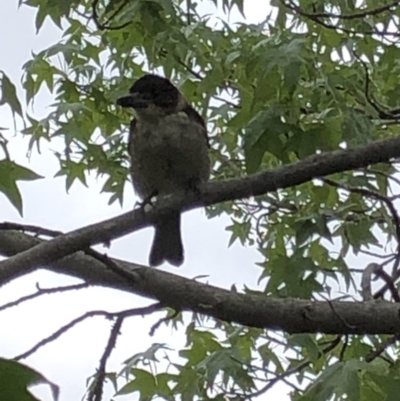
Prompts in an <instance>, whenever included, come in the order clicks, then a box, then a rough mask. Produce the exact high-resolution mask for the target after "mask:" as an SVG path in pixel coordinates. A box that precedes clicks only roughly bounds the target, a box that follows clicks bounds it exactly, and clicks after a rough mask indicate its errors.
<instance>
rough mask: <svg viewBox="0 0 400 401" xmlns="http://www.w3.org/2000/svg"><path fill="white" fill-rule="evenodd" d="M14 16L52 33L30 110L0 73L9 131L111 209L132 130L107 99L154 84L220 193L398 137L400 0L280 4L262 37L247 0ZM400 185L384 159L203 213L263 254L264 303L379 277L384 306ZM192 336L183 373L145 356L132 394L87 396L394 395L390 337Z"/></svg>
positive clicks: (398, 241) (38, 62) (343, 294)
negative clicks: (37, 103)
mask: <svg viewBox="0 0 400 401" xmlns="http://www.w3.org/2000/svg"><path fill="white" fill-rule="evenodd" d="M20 3H22V4H23V6H31V7H35V8H36V9H37V13H36V20H35V24H36V29H37V31H38V32H40V30H41V28H42V26H43V23H44V21H45V19H46V18H48V19H51V20H52V22H53V23H54V24H56V25H57V26H58V27H59V28H60V29H61V30H62V31H63V37H62V40H61V41H59V42H57V43H54V44H53V45H52V46H51V47H49V48H47V49H45V50H43V51H41V52H40V53H38V54H34V55H33V57H32V59H30V60H28V61H27V62H26V64H25V66H24V73H23V78H22V84H23V88H24V90H25V96H26V98H25V99H23V100H22V99H18V98H17V96H16V91H15V86H14V84H13V83H12V82H11V81H10V80H9V79H8V77H7V75H6V72H3V74H2V78H1V88H2V98H1V100H2V101H1V105H3V106H8V107H10V109H11V111H12V113H13V115H14V118H15V119H16V120H17V121H18V120H20V119H23V120H24V122H25V128H24V129H22V130H20V132H19V135H24V136H27V137H29V139H30V142H29V144H30V150H32V151H33V150H35V149H40V145H41V143H43V142H45V141H54V140H59V141H60V142H61V143H63V149H62V151H60V152H59V153H57V154H56V155H55V157H57V158H58V161H59V171H58V173H57V175H58V176H65V182H66V189H67V190H68V189H69V188H70V187H71V185H73V184H74V182H75V181H80V182H82V183H83V184H85V185H86V177H87V174H88V172H94V173H95V174H97V175H98V176H103V177H106V180H105V183H104V186H103V188H102V191H103V192H106V193H108V194H109V195H110V203H112V202H122V200H123V196H124V186H125V183H126V181H127V180H128V174H127V173H128V168H127V166H128V159H127V152H126V132H125V131H126V129H127V126H128V121H129V119H130V116H129V115H128V114H127V113H126V112H125V111H123V110H121V109H119V108H118V107H116V105H115V102H116V99H117V98H118V97H119V96H121V95H122V94H124V93H125V92H126V90H127V88H128V87H129V86H130V85H131V83H132V81H133V80H134V79H136V78H137V77H139V76H140V75H142V74H143V73H144V72H145V71H149V70H151V71H157V72H159V73H161V74H164V75H165V76H167V77H169V78H171V79H172V80H173V81H174V82H176V83H177V85H178V86H179V87H180V89H181V90H182V91H183V93H184V94H185V96H186V97H187V98H188V100H189V101H190V102H191V103H192V104H193V105H194V106H195V107H196V108H197V109H198V110H199V111H200V112H201V113H202V114H203V115H204V116H206V118H207V121H208V128H209V134H210V141H211V157H212V161H213V177H212V178H213V180H216V181H218V180H225V179H229V178H232V177H245V176H246V175H248V174H252V173H256V172H259V171H262V170H266V169H275V168H279V167H280V166H282V165H287V164H289V163H294V162H296V161H298V160H302V159H304V158H306V157H308V156H311V155H315V154H318V153H321V152H324V151H334V150H337V149H348V148H350V147H354V146H359V145H364V144H367V143H371V142H373V141H377V140H381V139H385V138H390V137H393V136H395V135H397V133H398V127H399V125H398V124H399V116H400V109H399V100H398V94H399V92H400V82H399V79H398V70H399V62H398V60H400V50H399V47H398V42H399V38H400V34H399V29H398V24H399V16H400V5H399V4H400V2H399V1H393V2H389V1H386V2H384V3H383V2H382V1H378V0H368V1H363V0H361V1H355V0H332V1H329V2H328V1H324V2H311V1H308V0H300V1H292V0H275V1H273V2H272V4H271V7H270V9H269V14H268V15H265V16H264V18H263V22H261V23H251V22H249V21H247V20H246V14H245V10H246V7H257V5H256V2H251V1H250V0H248V1H247V2H244V0H222V1H217V0H213V1H211V2H208V1H200V0H199V1H195V0H188V1H179V0H65V1H58V0H25V1H21V2H20ZM204 7H206V9H207V10H210V8H211V9H212V10H213V12H212V13H205V12H204V11H201V10H203V9H204ZM208 12H209V11H208ZM229 18H234V19H236V20H237V21H238V22H235V23H233V22H231V21H230V20H229ZM43 87H47V89H48V90H49V91H50V92H51V93H52V94H53V96H54V103H53V104H52V106H51V108H50V109H49V113H48V115H47V116H45V117H44V118H42V119H41V120H38V119H37V118H36V117H35V115H34V114H33V113H32V112H31V111H30V109H29V107H27V106H29V105H30V104H31V103H32V102H33V101H34V100H35V98H36V96H37V95H38V93H39V92H40V91H41V90H42V89H43ZM0 134H1V133H0ZM0 144H1V145H2V149H3V155H4V158H3V160H2V161H0V191H1V192H3V193H4V194H5V195H6V196H7V197H8V198H9V200H10V201H11V202H12V203H13V205H14V206H15V207H17V208H18V210H19V211H20V212H22V199H21V196H20V193H19V191H18V187H17V181H18V180H34V179H37V178H39V176H38V175H36V174H35V173H34V172H32V171H29V170H27V169H26V168H23V167H21V166H19V165H17V164H16V163H15V162H13V158H12V155H10V154H9V152H8V151H7V141H6V140H5V139H4V138H3V136H0ZM399 184H400V182H399V179H398V177H397V168H396V164H395V163H394V162H392V163H389V161H388V162H387V163H381V164H377V165H373V166H370V167H367V168H362V169H358V170H353V171H347V172H342V173H337V174H334V175H332V176H330V177H329V178H324V177H320V178H319V179H315V180H312V181H308V182H306V183H304V184H301V185H298V186H296V187H290V188H284V189H279V190H277V191H274V192H269V193H267V194H264V195H260V196H256V197H253V198H248V199H241V200H235V201H228V202H224V203H220V204H216V205H212V206H209V207H208V208H207V213H208V215H209V216H210V217H213V216H216V215H219V214H222V213H224V214H227V215H229V216H230V218H231V224H230V225H229V226H228V227H227V229H228V230H229V232H230V233H231V240H230V243H231V244H232V243H234V242H236V241H239V242H240V243H241V244H242V245H248V246H252V247H254V248H256V249H257V251H258V252H259V255H260V260H261V261H260V263H259V266H260V277H259V286H258V289H257V293H259V294H263V295H264V296H265V297H283V298H285V297H291V298H298V299H304V300H326V301H327V300H328V299H346V300H351V299H356V300H357V301H363V300H364V301H365V300H368V299H370V298H371V297H373V296H374V295H376V294H372V293H371V291H370V290H369V289H368V287H369V284H370V281H371V278H372V277H377V278H379V279H380V280H381V281H382V282H383V283H384V284H386V292H384V291H381V292H380V293H379V294H378V295H379V296H380V297H382V296H385V297H386V299H387V300H389V299H390V300H394V301H396V302H398V301H399V296H398V294H397V290H396V288H395V285H394V283H395V282H396V281H397V279H398V277H399V275H400V274H399V271H400V270H399V264H400V257H399V248H400V219H399V216H398V214H397V211H396V199H397V198H398V193H399ZM33 185H34V184H33ZM368 263H376V264H375V265H369V267H368V268H366V265H367V264H368ZM199 274H201V272H199ZM243 292H247V293H249V294H253V293H254V292H255V291H254V290H252V291H250V290H249V289H246V288H245V289H244V290H243ZM378 295H376V297H378ZM327 302H329V301H327ZM181 318H182V315H180V314H179V315H178V317H177V316H174V315H173V313H172V312H171V320H169V321H167V322H166V324H171V325H174V327H175V329H177V326H176V323H177V321H178V320H180V319H181ZM183 321H184V322H185V323H187V320H183ZM210 325H211V326H212V329H210ZM185 334H186V339H187V343H186V347H185V348H184V349H182V350H181V351H180V352H179V357H180V359H179V361H178V360H177V359H176V355H175V354H174V352H172V350H170V349H169V348H168V347H167V345H165V344H154V345H153V346H152V347H151V348H150V349H148V350H143V352H142V353H140V354H138V355H135V356H134V357H132V358H130V359H129V360H128V361H126V364H125V368H124V371H125V373H126V376H125V377H126V381H125V382H121V380H117V376H116V373H113V372H103V376H102V377H100V376H101V374H102V373H101V372H100V373H99V374H98V376H97V377H94V380H93V382H92V387H91V390H90V391H91V396H92V397H94V398H93V399H99V398H96V397H100V396H101V389H100V390H99V388H100V387H99V383H102V382H103V381H104V380H105V378H108V379H109V380H110V381H111V382H112V383H114V385H115V389H116V393H117V394H130V393H133V392H137V393H139V394H140V399H141V400H143V401H144V400H151V399H166V400H172V399H182V400H196V399H201V400H208V399H215V400H224V399H226V398H224V397H225V396H227V395H228V396H230V397H237V398H234V399H250V398H251V397H256V396H257V395H263V394H264V393H267V391H268V389H269V388H271V387H272V386H273V385H274V384H275V383H277V382H279V381H284V382H286V383H289V384H288V385H289V386H291V397H292V399H293V400H301V401H307V400H314V401H315V400H316V401H324V400H326V401H328V400H333V399H335V400H341V399H347V400H351V401H357V400H365V401H367V400H378V401H379V400H382V401H390V400H395V399H396V400H397V397H398V392H399V390H400V385H399V383H400V381H399V374H400V369H399V362H398V351H397V349H396V348H395V347H393V346H392V345H393V344H394V343H395V341H396V337H394V338H393V337H390V338H389V337H388V336H383V335H381V336H378V335H375V336H368V335H364V336H351V337H350V336H348V335H346V333H343V335H342V336H332V335H327V334H323V333H319V334H308V333H303V334H295V335H291V334H290V333H282V332H272V331H266V330H264V329H262V328H255V327H245V326H241V325H238V324H235V323H232V324H229V323H227V322H224V321H219V320H212V321H210V320H208V321H207V325H206V319H205V318H204V317H202V316H200V315H197V314H193V319H192V321H191V322H189V323H188V324H187V325H186V326H185ZM161 354H166V355H168V360H169V361H170V366H168V367H165V364H162V363H160V357H159V356H160V355H161ZM153 364H154V365H156V366H158V369H157V370H152V369H150V368H149V366H151V365H153Z"/></svg>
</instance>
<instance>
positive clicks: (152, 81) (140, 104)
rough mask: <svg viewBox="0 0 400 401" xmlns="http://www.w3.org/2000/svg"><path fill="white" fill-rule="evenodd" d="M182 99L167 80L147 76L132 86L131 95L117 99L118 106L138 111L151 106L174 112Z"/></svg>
mask: <svg viewBox="0 0 400 401" xmlns="http://www.w3.org/2000/svg"><path fill="white" fill-rule="evenodd" d="M180 97H181V94H180V92H179V90H178V89H177V88H176V87H175V86H174V85H173V84H172V83H171V82H170V81H169V80H168V79H167V78H163V77H160V76H159V75H154V74H146V75H144V76H143V77H141V78H139V79H138V80H137V81H136V82H135V83H134V84H133V85H132V87H131V88H130V90H129V95H126V96H123V97H120V98H119V99H117V104H118V105H119V106H122V107H132V108H133V109H136V110H141V109H146V108H147V107H148V106H149V105H154V106H157V107H161V108H163V109H171V110H172V109H174V108H175V107H176V106H177V105H178V103H179V100H180Z"/></svg>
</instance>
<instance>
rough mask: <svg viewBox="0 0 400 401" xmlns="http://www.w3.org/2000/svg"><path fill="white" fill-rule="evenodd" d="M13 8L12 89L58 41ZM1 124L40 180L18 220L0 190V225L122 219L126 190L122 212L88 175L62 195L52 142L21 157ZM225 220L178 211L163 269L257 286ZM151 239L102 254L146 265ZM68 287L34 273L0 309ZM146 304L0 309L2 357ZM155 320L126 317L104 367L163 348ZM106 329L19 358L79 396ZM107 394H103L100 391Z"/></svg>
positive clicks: (23, 146) (58, 298)
mask: <svg viewBox="0 0 400 401" xmlns="http://www.w3.org/2000/svg"><path fill="white" fill-rule="evenodd" d="M17 3H18V1H17V0H15V1H2V2H0V54H2V57H1V59H0V70H2V71H5V73H6V74H7V75H8V76H9V77H10V78H11V79H12V81H13V82H14V83H16V84H18V85H19V82H20V79H21V75H22V65H23V64H24V63H25V62H26V61H27V60H28V59H29V58H30V55H31V52H32V51H34V52H38V51H40V50H41V49H43V48H46V47H47V46H49V45H51V44H53V43H56V42H57V40H58V39H59V38H60V31H59V30H57V29H56V28H55V27H53V26H52V25H51V23H49V22H48V21H47V22H46V23H45V26H44V28H43V29H42V30H41V31H40V33H39V35H36V34H35V28H34V18H35V12H34V10H33V9H31V8H28V7H22V8H21V9H20V10H18V8H17ZM246 4H247V5H248V7H247V10H246V11H247V17H248V20H251V21H252V22H257V21H258V20H261V19H262V18H263V17H265V15H266V8H267V7H266V5H265V4H264V6H262V5H260V1H259V0H253V1H251V0H249V1H247V2H246ZM205 11H207V10H205ZM18 93H19V95H20V98H21V100H23V99H24V97H23V91H22V89H21V87H18ZM50 102H51V97H50V96H49V94H48V93H46V92H45V91H43V93H41V95H40V96H39V98H38V99H37V100H36V101H35V104H34V108H33V110H32V109H31V110H30V112H31V113H32V114H33V115H35V116H36V117H40V116H44V115H45V113H46V106H47V105H48V104H49V103H50ZM0 120H1V123H0V126H1V127H8V128H10V130H9V131H8V132H7V136H8V138H10V153H11V155H12V157H13V158H14V160H15V161H16V162H18V163H20V164H23V165H25V166H27V167H29V168H30V169H32V170H34V171H35V172H37V173H38V174H41V175H43V176H44V177H45V179H43V180H38V181H34V182H28V183H22V184H20V188H21V191H22V195H23V199H24V217H23V218H21V217H20V216H19V215H18V213H17V211H16V210H15V209H14V208H13V207H12V206H11V205H10V203H9V202H8V200H7V199H6V198H5V197H4V196H3V195H2V194H0V221H12V222H21V223H25V224H35V225H39V226H43V227H47V228H52V229H57V230H63V231H69V230H73V229H76V228H78V227H82V226H86V225H88V224H91V223H95V222H99V221H102V220H105V219H107V218H110V217H112V216H116V215H118V214H121V213H122V212H125V211H128V210H129V209H130V208H131V206H132V205H133V203H134V196H133V191H132V190H131V188H127V190H126V195H125V203H124V207H123V208H121V207H120V206H119V205H118V204H114V205H111V206H109V205H108V204H107V203H108V199H109V197H108V195H102V194H100V189H101V183H99V182H97V181H96V180H94V179H90V180H89V181H88V183H89V188H85V187H84V186H82V185H80V184H79V183H75V184H74V185H73V187H72V188H71V190H70V191H69V193H68V194H66V192H65V181H64V178H56V179H55V178H53V176H54V173H55V172H56V171H57V169H58V163H57V161H56V159H55V158H54V157H53V156H52V153H51V152H52V150H53V149H54V144H51V143H50V144H47V145H45V144H44V145H45V146H43V148H42V153H41V154H38V153H37V152H33V154H32V156H31V158H30V159H28V158H27V157H26V154H27V149H28V141H27V140H23V139H21V137H20V135H17V136H15V135H14V131H13V122H12V119H11V115H10V113H9V110H8V109H7V108H6V107H0ZM0 157H2V155H0ZM227 224H229V219H228V218H226V217H224V218H214V219H212V220H207V219H206V217H205V214H204V211H194V212H191V213H186V214H185V215H184V217H183V241H184V246H185V254H186V260H185V263H184V265H183V266H182V267H181V268H180V269H179V270H178V269H176V268H173V267H169V266H163V267H162V268H163V269H165V270H168V271H171V272H173V273H175V274H179V275H182V276H185V277H195V276H199V275H208V276H209V277H208V278H207V279H204V280H207V282H209V283H211V284H214V285H218V286H221V287H224V288H229V287H230V286H231V285H232V284H236V285H237V286H239V287H240V285H241V284H243V283H246V285H247V286H248V287H250V288H255V287H256V280H257V278H258V275H259V273H260V272H259V269H258V268H257V266H256V265H255V262H257V261H260V257H259V256H258V255H257V253H256V252H255V250H253V249H249V248H243V247H242V246H240V245H236V244H235V245H234V246H232V247H230V248H228V246H227V245H228V241H229V233H228V232H226V231H225V227H226V225H227ZM152 235H153V231H152V229H146V230H142V231H140V232H138V233H135V234H133V235H128V236H126V237H124V238H122V239H119V240H117V241H114V242H113V243H112V246H111V248H110V249H109V250H107V252H108V254H109V255H111V256H115V257H118V258H122V259H126V260H128V261H132V262H138V263H143V264H147V259H148V252H149V249H150V245H151V240H152ZM73 282H76V281H74V280H72V279H70V278H68V277H66V276H61V275H56V274H54V273H50V272H46V271H44V270H42V271H39V272H35V273H34V274H31V275H29V276H25V277H23V278H21V279H19V280H18V281H15V282H13V283H11V284H9V285H7V286H5V287H3V288H2V289H1V291H0V305H2V304H4V303H6V302H9V301H10V300H13V299H18V298H19V297H21V296H22V295H26V294H28V293H31V292H34V291H35V285H36V283H38V284H39V285H40V286H41V287H43V288H46V287H52V286H61V285H66V284H70V283H73ZM148 303H149V301H148V300H146V299H143V298H139V297H137V296H133V295H129V294H126V293H122V292H118V291H114V290H106V289H103V288H93V289H88V290H83V291H79V292H78V291H76V292H73V293H67V294H60V295H52V296H46V297H41V298H40V299H38V300H36V301H31V302H28V303H25V304H23V305H21V306H19V307H17V308H12V309H8V310H7V311H5V312H1V313H0V327H1V331H0V356H4V357H13V356H15V355H17V354H19V353H21V352H24V351H25V350H27V349H29V348H30V347H31V346H32V345H34V344H35V343H36V342H38V341H40V340H41V339H42V338H43V337H45V336H48V335H49V334H51V333H52V332H53V331H55V330H57V329H58V328H59V327H60V326H62V325H64V324H66V323H68V322H69V321H70V320H71V319H73V318H75V317H77V316H79V315H81V314H82V313H84V312H86V311H89V310H94V309H103V310H108V311H117V310H121V309H124V308H132V307H136V306H141V305H145V304H148ZM159 317H160V315H154V316H151V317H150V318H148V319H146V320H145V319H142V318H137V319H131V320H130V321H129V322H126V323H125V324H124V326H123V329H122V334H121V336H120V337H119V339H118V343H117V348H116V349H115V350H114V352H113V356H112V358H111V359H110V361H109V363H108V366H107V368H108V370H113V369H114V370H117V371H119V370H120V369H121V363H122V362H123V361H124V360H125V359H127V358H128V357H129V356H131V355H133V354H135V353H137V352H140V351H144V350H145V349H146V348H147V347H148V346H150V345H151V344H152V343H153V342H167V339H168V338H170V337H171V334H172V331H171V330H168V329H159V330H158V331H157V332H156V335H155V336H154V337H151V338H150V337H149V336H148V332H149V327H150V326H151V325H152V324H153V323H154V322H155V321H157V320H158V318H159ZM109 329H110V322H109V321H106V320H104V319H102V318H94V319H91V320H90V321H86V322H84V323H83V324H80V325H79V326H78V327H76V328H74V329H72V330H70V331H69V332H68V333H67V334H64V335H63V336H62V337H61V338H60V339H59V340H57V341H55V342H53V343H51V344H49V345H47V346H45V347H43V348H41V349H40V350H39V351H37V352H36V353H35V354H34V355H33V356H32V357H30V358H28V359H27V360H24V361H23V362H24V363H27V364H29V365H30V366H32V367H34V368H35V369H37V370H39V371H40V372H41V373H42V374H44V375H45V376H46V377H47V378H48V379H49V380H50V381H52V382H54V383H56V384H58V385H59V386H60V387H61V397H60V400H61V401H71V400H79V399H81V397H82V395H83V394H84V390H85V388H86V378H87V377H89V376H90V375H92V374H93V373H94V372H95V370H96V368H97V367H98V363H99V358H100V357H101V354H102V352H103V350H104V347H105V344H106V341H107V338H108V335H109ZM181 331H183V330H181ZM173 336H174V341H173V342H169V341H168V343H169V345H171V346H172V347H174V348H176V349H179V347H180V346H182V344H183V342H182V341H183V336H182V333H181V335H178V334H177V333H176V332H174V333H173ZM287 391H288V390H287V389H286V388H284V387H283V386H280V385H277V386H276V387H275V388H274V390H273V393H269V395H270V396H271V399H274V398H276V397H279V399H280V400H283V401H284V400H286V399H288V397H287V396H285V394H286V393H287ZM33 392H34V393H35V394H36V395H38V396H39V395H40V396H41V397H42V399H43V400H46V401H47V400H50V399H51V398H50V393H49V391H48V389H47V388H43V387H42V386H41V387H40V388H35V389H34V390H33ZM107 394H111V392H110V391H108V393H107ZM105 399H106V398H105Z"/></svg>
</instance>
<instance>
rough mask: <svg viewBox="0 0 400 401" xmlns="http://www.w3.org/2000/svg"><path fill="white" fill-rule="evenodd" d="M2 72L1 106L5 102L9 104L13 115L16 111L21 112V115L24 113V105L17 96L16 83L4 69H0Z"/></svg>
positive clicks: (0, 83)
mask: <svg viewBox="0 0 400 401" xmlns="http://www.w3.org/2000/svg"><path fill="white" fill-rule="evenodd" d="M0 73H1V80H0V85H1V99H0V106H1V105H3V104H6V103H7V104H8V105H9V106H10V108H11V111H12V113H13V115H15V113H17V114H19V115H20V116H21V117H23V115H22V107H21V103H20V101H19V100H18V97H17V91H16V89H15V86H14V84H13V83H12V82H11V81H10V79H9V78H8V76H7V75H6V73H5V72H4V71H0Z"/></svg>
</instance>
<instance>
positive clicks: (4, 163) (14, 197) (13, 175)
mask: <svg viewBox="0 0 400 401" xmlns="http://www.w3.org/2000/svg"><path fill="white" fill-rule="evenodd" d="M39 178H43V177H41V176H40V175H38V174H36V173H35V172H33V171H32V170H29V169H28V168H26V167H23V166H20V165H18V164H16V163H15V162H12V161H10V160H1V161H0V192H3V194H4V195H5V196H6V197H7V198H8V200H9V201H10V202H11V203H12V205H13V206H14V207H15V208H16V209H17V210H18V212H19V213H20V214H21V215H22V198H21V193H20V192H19V189H18V187H17V181H32V180H37V179H39Z"/></svg>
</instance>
